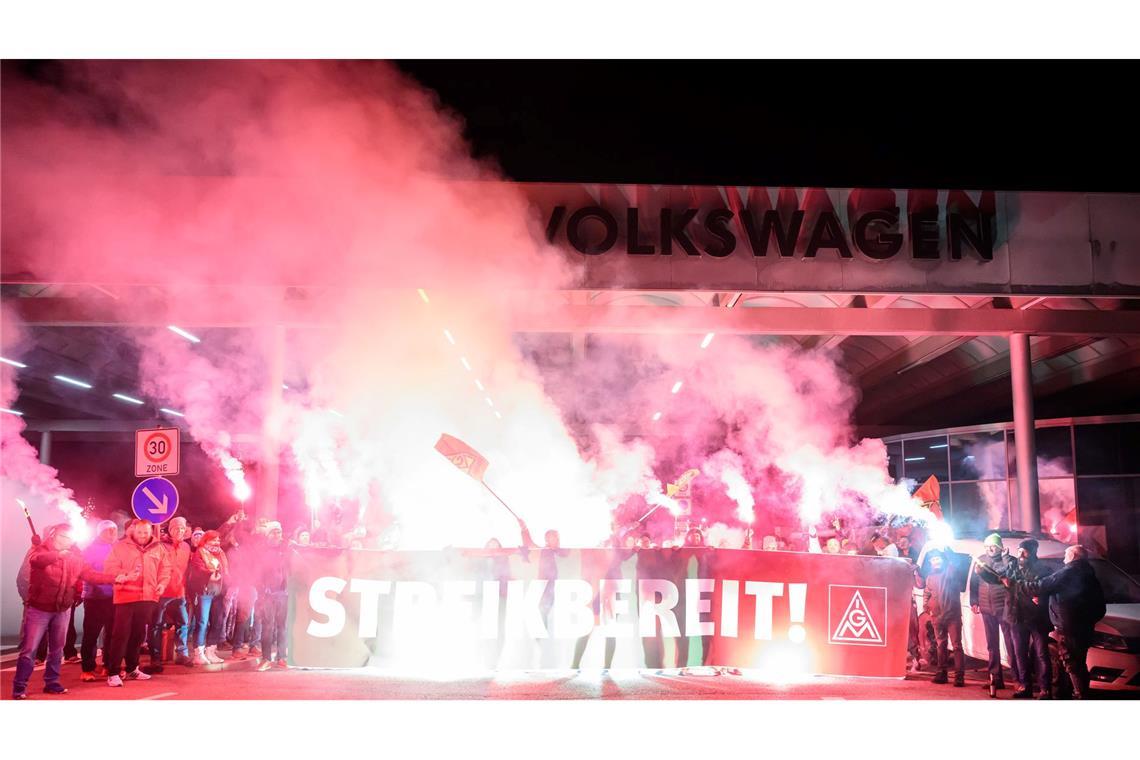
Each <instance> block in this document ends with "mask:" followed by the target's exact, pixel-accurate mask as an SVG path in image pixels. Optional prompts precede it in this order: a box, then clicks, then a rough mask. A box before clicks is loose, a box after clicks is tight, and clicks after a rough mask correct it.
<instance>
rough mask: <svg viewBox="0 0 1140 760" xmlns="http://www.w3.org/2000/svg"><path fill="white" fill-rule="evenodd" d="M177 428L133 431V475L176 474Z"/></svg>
mask: <svg viewBox="0 0 1140 760" xmlns="http://www.w3.org/2000/svg"><path fill="white" fill-rule="evenodd" d="M178 437H179V431H178V428H157V429H154V430H136V431H135V477H136V478H151V477H154V476H155V475H177V474H178Z"/></svg>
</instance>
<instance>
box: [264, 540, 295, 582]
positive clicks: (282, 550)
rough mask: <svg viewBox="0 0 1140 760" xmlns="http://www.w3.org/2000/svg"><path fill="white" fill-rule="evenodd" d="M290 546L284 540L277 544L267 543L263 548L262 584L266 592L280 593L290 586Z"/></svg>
mask: <svg viewBox="0 0 1140 760" xmlns="http://www.w3.org/2000/svg"><path fill="white" fill-rule="evenodd" d="M289 551H290V549H289V547H288V546H287V545H286V544H285V542H284V541H282V542H281V543H280V544H278V545H277V546H272V545H270V544H266V545H265V546H263V547H262V548H261V552H260V555H261V556H260V557H259V560H260V563H261V585H260V589H261V591H262V592H263V593H266V594H279V593H282V592H284V591H287V590H288V588H289Z"/></svg>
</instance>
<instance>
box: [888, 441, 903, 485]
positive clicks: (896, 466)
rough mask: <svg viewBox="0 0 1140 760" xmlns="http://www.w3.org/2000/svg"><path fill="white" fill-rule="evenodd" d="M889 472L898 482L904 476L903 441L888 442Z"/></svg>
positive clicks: (892, 478)
mask: <svg viewBox="0 0 1140 760" xmlns="http://www.w3.org/2000/svg"><path fill="white" fill-rule="evenodd" d="M887 472H888V473H889V474H890V476H891V480H894V481H896V482H897V481H898V479H899V478H901V477H902V474H903V469H902V441H895V442H893V443H888V444H887Z"/></svg>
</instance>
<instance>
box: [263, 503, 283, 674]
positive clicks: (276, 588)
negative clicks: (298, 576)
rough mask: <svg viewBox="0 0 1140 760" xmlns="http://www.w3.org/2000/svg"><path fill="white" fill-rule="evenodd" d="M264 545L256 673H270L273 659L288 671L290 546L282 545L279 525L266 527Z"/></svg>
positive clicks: (271, 523) (273, 523)
mask: <svg viewBox="0 0 1140 760" xmlns="http://www.w3.org/2000/svg"><path fill="white" fill-rule="evenodd" d="M266 529H267V531H266V538H265V546H264V547H263V548H262V550H261V553H260V557H259V559H260V564H261V582H260V584H259V588H258V601H259V605H258V606H259V608H260V612H259V615H260V617H261V652H262V655H263V657H262V661H261V664H260V665H259V666H258V668H257V669H258V670H262V671H264V670H269V668H270V667H272V666H273V661H274V659H276V661H277V667H279V668H287V667H289V666H288V663H287V662H286V651H285V649H286V645H285V635H286V631H285V624H286V619H287V618H288V614H289V590H288V584H289V552H290V551H291V550H290V549H289V547H288V546H287V545H286V544H285V541H284V536H283V534H282V531H281V523H279V522H270V523H268V524H267V525H266Z"/></svg>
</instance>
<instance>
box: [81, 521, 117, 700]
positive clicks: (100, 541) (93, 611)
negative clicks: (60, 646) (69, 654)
mask: <svg viewBox="0 0 1140 760" xmlns="http://www.w3.org/2000/svg"><path fill="white" fill-rule="evenodd" d="M118 537H119V527H118V526H117V525H115V523H114V522H112V521H111V520H103V521H102V522H101V523H99V524H98V525H97V526H95V540H94V541H92V542H91V543H90V544H89V545H88V547H87V548H86V549H84V550H83V561H84V562H86V563H87V564H88V565H90V566H91V568H92V569H94V570H97V571H99V572H102V571H103V563H104V562H106V561H107V557H108V555H110V553H111V548H112V547H114V545H115V541H116V540H117V539H118ZM113 597H114V586H113V584H110V583H87V582H86V581H85V582H84V583H83V643H82V644H80V647H79V650H80V656H81V658H82V661H83V674H82V675H81V676H80V680H82V681H85V682H91V681H95V680H96V679H98V678H106V677H107V674H108V672H109V671H108V670H107V661H108V659H109V654H110V652H109V650H110V646H109V645H110V643H111V622H112V621H113V620H114V617H115V602H114V598H113ZM100 634H102V635H103V669H102V670H101V671H96V670H95V652H96V650H97V649H98V647H99V635H100Z"/></svg>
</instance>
